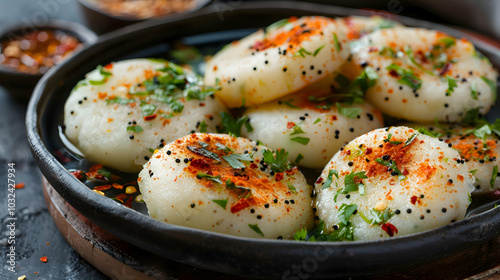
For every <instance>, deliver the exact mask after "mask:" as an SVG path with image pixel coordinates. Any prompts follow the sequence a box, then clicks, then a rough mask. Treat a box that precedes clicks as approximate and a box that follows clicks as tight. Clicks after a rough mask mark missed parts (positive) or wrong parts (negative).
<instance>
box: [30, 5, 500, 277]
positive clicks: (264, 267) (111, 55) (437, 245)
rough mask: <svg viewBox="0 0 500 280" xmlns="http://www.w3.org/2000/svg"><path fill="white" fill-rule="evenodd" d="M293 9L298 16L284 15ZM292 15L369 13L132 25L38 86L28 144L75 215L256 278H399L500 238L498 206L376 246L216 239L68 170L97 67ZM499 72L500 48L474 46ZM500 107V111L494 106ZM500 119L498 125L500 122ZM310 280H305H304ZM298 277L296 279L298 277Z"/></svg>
mask: <svg viewBox="0 0 500 280" xmlns="http://www.w3.org/2000/svg"><path fill="white" fill-rule="evenodd" d="M283 7H293V8H283ZM291 15H296V16H301V15H326V16H348V15H369V14H368V13H366V12H362V11H359V10H352V9H345V8H338V7H332V6H323V5H315V4H309V3H300V2H265V3H262V2H260V3H255V2H250V3H244V2H243V1H241V2H238V6H236V7H234V6H230V5H226V6H224V7H219V8H218V9H217V11H215V10H214V9H213V6H211V7H208V8H206V9H203V10H200V11H198V12H195V13H192V14H185V15H180V16H172V17H169V18H168V19H162V20H153V21H150V22H143V23H139V24H137V25H134V26H129V27H126V28H125V29H121V30H119V31H116V32H114V33H110V34H108V35H106V36H105V37H102V38H101V40H100V41H99V42H97V43H96V44H95V45H93V46H91V47H89V48H87V49H84V50H83V51H82V52H80V53H79V55H77V56H74V57H72V58H71V59H69V60H68V61H67V62H65V63H64V64H62V65H61V66H60V67H59V68H58V69H57V71H54V72H52V73H51V74H50V75H48V76H44V78H43V79H42V80H41V81H40V83H39V84H38V85H37V87H36V89H35V92H34V95H33V97H32V99H31V101H30V104H29V108H28V114H27V120H26V124H27V129H28V138H29V142H30V145H31V148H32V151H33V154H34V157H35V159H36V161H37V163H38V165H39V167H40V169H41V170H42V173H43V174H44V176H45V177H46V178H47V179H48V180H49V182H50V183H51V184H52V186H54V188H55V189H56V190H57V191H58V192H59V194H61V196H62V197H64V198H65V199H66V200H67V201H68V202H69V203H70V204H71V205H72V206H73V207H74V208H76V209H77V210H78V211H79V212H81V213H82V214H83V215H85V216H86V217H88V218H89V219H90V220H92V221H93V222H95V223H96V224H98V225H99V226H101V227H103V228H104V229H106V230H108V231H110V232H111V233H113V234H115V235H117V236H119V237H120V238H122V239H124V240H126V241H128V242H130V243H132V244H135V245H137V246H139V247H141V248H144V249H146V250H149V251H151V252H153V253H155V254H158V255H160V256H163V257H166V258H168V259H171V260H175V261H178V262H182V263H185V264H188V265H191V266H194V267H198V268H204V269H209V270H213V271H218V272H223V273H230V274H235V275H241V276H243V275H244V276H252V277H274V278H282V277H285V278H284V279H294V278H292V276H295V277H299V275H298V274H295V272H294V266H298V267H301V268H302V272H304V269H307V275H306V276H307V277H315V278H331V277H345V276H351V277H353V276H368V275H375V274H380V273H387V272H390V271H401V270H406V269H410V268H411V267H415V266H418V265H422V264H426V263H430V262H434V261H437V260H440V259H443V258H446V257H448V256H451V255H453V254H456V253H457V252H459V251H462V250H465V249H469V248H471V247H479V246H481V245H482V244H485V243H486V242H488V241H491V240H492V239H493V238H495V237H497V236H499V235H500V208H494V209H491V208H492V206H491V205H489V206H486V207H484V211H482V213H480V214H478V215H472V216H470V217H468V218H467V219H465V220H462V221H459V222H456V223H453V224H450V225H448V226H444V227H440V228H438V229H435V230H430V231H426V232H423V233H419V234H414V235H410V236H404V237H397V238H392V239H390V240H389V239H386V240H380V241H373V242H342V243H327V242H296V241H286V240H261V239H251V238H241V237H235V236H229V235H224V234H218V233H212V232H207V231H202V230H197V229H192V228H187V227H181V226H175V225H170V224H166V223H162V222H159V221H156V220H154V219H152V218H150V217H149V216H147V215H146V214H144V212H141V210H140V209H138V210H139V211H137V210H134V209H130V208H127V207H125V206H123V205H120V204H118V203H116V202H115V201H112V200H111V199H109V198H106V197H103V196H101V195H98V194H96V193H94V192H92V191H91V190H90V189H89V188H88V187H87V186H85V185H84V184H82V183H81V182H80V181H78V180H77V179H76V178H75V177H73V176H72V175H71V174H70V173H69V172H68V171H67V170H66V168H69V167H70V166H68V164H66V163H63V162H61V161H60V160H58V159H57V158H56V157H55V156H54V152H55V151H60V150H61V148H63V146H62V143H61V141H60V139H59V136H58V125H60V124H61V117H62V108H63V104H64V102H65V100H66V98H67V96H68V94H69V92H70V90H71V88H72V87H73V86H74V85H75V84H76V83H77V81H78V80H80V79H82V78H83V77H84V75H85V73H87V72H89V71H90V70H92V69H94V68H95V67H96V65H99V64H106V63H108V62H111V61H116V60H121V59H125V58H132V57H158V56H164V55H165V54H166V53H167V50H168V48H169V43H171V42H173V41H174V40H179V39H181V40H184V41H185V42H188V43H190V44H193V45H199V46H202V47H203V46H220V45H223V44H224V43H227V42H228V41H231V40H234V39H238V38H241V37H242V36H244V35H246V34H248V33H250V32H252V31H253V30H256V28H258V27H263V26H266V25H268V24H270V23H272V22H274V21H276V20H279V19H281V18H285V17H288V16H291ZM397 20H399V21H401V22H403V23H404V24H407V25H410V26H420V27H426V28H434V29H439V30H442V31H445V32H447V33H449V34H451V35H453V36H456V37H469V36H467V35H466V34H465V33H462V32H460V31H457V30H454V29H451V28H448V27H445V26H441V25H437V24H433V23H429V22H424V21H420V20H415V19H409V18H403V17H398V18H397ZM470 39H471V40H472V41H473V42H474V43H475V44H476V46H477V48H478V49H479V50H480V51H481V52H483V53H484V54H485V55H487V56H488V57H489V58H490V59H491V61H492V62H493V64H495V65H496V67H497V68H500V50H499V49H497V48H495V47H493V46H491V45H488V44H486V43H484V42H482V41H477V40H474V39H473V38H470ZM497 106H498V104H497ZM496 108H498V107H496ZM498 116H499V115H498V113H496V115H493V116H491V115H490V117H493V118H498ZM300 277H302V276H300ZM295 279H298V278H295Z"/></svg>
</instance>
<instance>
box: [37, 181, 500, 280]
mask: <svg viewBox="0 0 500 280" xmlns="http://www.w3.org/2000/svg"><path fill="white" fill-rule="evenodd" d="M43 194H44V197H45V202H46V203H47V207H48V209H49V212H50V214H51V215H52V218H53V219H54V221H55V223H56V225H57V227H58V228H59V231H60V232H61V234H62V235H63V237H64V238H65V239H66V241H67V242H68V243H69V244H70V245H71V247H73V249H75V251H76V252H78V254H80V255H81V256H82V257H83V258H84V259H85V260H86V261H87V262H89V263H90V264H91V265H93V266H94V267H95V268H96V269H98V270H99V271H101V272H102V273H104V274H106V275H107V276H109V277H110V278H112V279H120V280H135V279H141V280H142V279H145V280H150V279H179V280H189V279H221V280H225V279H228V280H229V279H242V278H240V277H235V276H231V275H224V274H220V273H216V272H212V271H208V270H202V269H197V268H194V267H190V266H187V265H184V264H181V263H177V262H174V261H171V260H167V259H165V258H162V257H159V256H157V255H155V254H152V253H150V252H147V251H145V250H143V249H141V248H138V247H136V246H134V245H132V244H130V243H128V242H126V241H123V240H121V239H120V238H118V237H116V236H114V235H113V234H111V233H109V232H107V231H105V230H104V229H102V228H100V227H99V226H97V225H95V224H94V223H92V222H91V221H90V220H88V219H87V218H85V217H84V216H83V215H81V214H80V213H78V212H77V211H76V210H75V209H74V208H73V207H71V205H69V204H68V203H67V202H66V201H65V200H64V199H63V198H62V197H61V196H60V195H59V194H58V193H57V192H56V191H55V190H54V189H53V188H52V186H51V185H50V184H49V183H48V182H47V180H46V179H45V178H43ZM464 260H465V261H464ZM388 265H390V264H388ZM363 279H367V278H366V277H364V278H363ZM370 279H468V280H493V279H500V237H498V238H496V239H494V240H491V241H490V242H487V243H485V244H483V245H482V246H479V247H472V248H469V249H467V250H465V251H462V252H460V253H458V254H455V255H452V256H450V257H449V258H446V259H444V260H440V261H438V262H434V263H431V264H428V265H425V266H418V267H415V269H412V270H409V271H403V272H395V273H390V274H385V275H379V276H375V277H371V278H370Z"/></svg>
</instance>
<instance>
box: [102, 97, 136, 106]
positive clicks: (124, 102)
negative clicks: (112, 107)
mask: <svg viewBox="0 0 500 280" xmlns="http://www.w3.org/2000/svg"><path fill="white" fill-rule="evenodd" d="M134 102H135V100H134V99H125V98H121V97H117V96H115V97H114V98H112V99H106V105H109V104H119V105H127V104H130V103H134Z"/></svg>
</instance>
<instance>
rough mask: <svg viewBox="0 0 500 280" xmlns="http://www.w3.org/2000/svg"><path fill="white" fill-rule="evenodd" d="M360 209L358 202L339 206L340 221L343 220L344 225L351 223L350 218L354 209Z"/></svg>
mask: <svg viewBox="0 0 500 280" xmlns="http://www.w3.org/2000/svg"><path fill="white" fill-rule="evenodd" d="M357 209H358V205H356V204H344V203H342V205H341V206H340V208H339V213H338V214H337V217H338V218H339V219H340V222H342V223H343V224H344V225H347V224H348V223H349V219H350V218H351V216H352V214H353V213H354V211H356V210H357Z"/></svg>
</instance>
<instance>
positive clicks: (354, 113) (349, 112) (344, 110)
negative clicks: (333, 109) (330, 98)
mask: <svg viewBox="0 0 500 280" xmlns="http://www.w3.org/2000/svg"><path fill="white" fill-rule="evenodd" d="M336 105H337V110H338V111H339V114H341V115H342V116H345V117H346V118H349V119H355V118H357V117H358V116H360V115H361V113H362V112H363V109H361V108H359V107H342V106H341V105H340V103H338V102H337V103H336Z"/></svg>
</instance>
